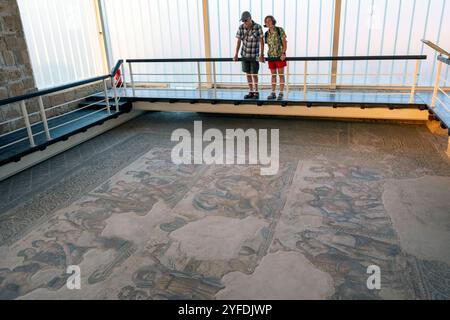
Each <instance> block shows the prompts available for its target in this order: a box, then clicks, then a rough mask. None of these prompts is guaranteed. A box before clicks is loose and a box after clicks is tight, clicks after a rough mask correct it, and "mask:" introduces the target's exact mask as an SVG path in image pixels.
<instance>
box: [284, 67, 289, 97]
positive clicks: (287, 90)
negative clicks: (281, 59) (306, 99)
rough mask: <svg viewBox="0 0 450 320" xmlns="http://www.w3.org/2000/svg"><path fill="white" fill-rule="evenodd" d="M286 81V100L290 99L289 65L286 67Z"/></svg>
mask: <svg viewBox="0 0 450 320" xmlns="http://www.w3.org/2000/svg"><path fill="white" fill-rule="evenodd" d="M284 78H285V79H286V80H285V82H286V83H285V84H284V85H285V86H286V99H288V98H289V63H288V64H287V67H286V76H285V77H284Z"/></svg>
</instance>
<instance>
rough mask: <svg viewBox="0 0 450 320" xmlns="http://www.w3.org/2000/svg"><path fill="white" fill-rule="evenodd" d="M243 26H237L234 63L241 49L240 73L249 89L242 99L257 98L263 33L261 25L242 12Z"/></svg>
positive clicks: (262, 54)
mask: <svg viewBox="0 0 450 320" xmlns="http://www.w3.org/2000/svg"><path fill="white" fill-rule="evenodd" d="M241 21H242V22H243V24H241V25H240V26H239V29H238V31H237V33H236V38H237V44H236V52H235V54H234V59H233V60H234V61H237V60H238V53H239V49H240V48H241V44H242V49H241V57H242V72H245V73H246V74H247V82H248V87H249V89H250V92H249V94H247V95H246V96H245V97H244V99H253V98H255V99H257V98H259V92H258V71H259V62H258V60H259V61H260V62H264V33H263V30H262V27H261V25H259V24H257V23H256V22H254V21H253V20H252V16H251V14H250V12H248V11H244V12H243V13H242V16H241Z"/></svg>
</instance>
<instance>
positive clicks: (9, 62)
mask: <svg viewBox="0 0 450 320" xmlns="http://www.w3.org/2000/svg"><path fill="white" fill-rule="evenodd" d="M2 54H3V60H5V65H6V66H14V65H15V64H16V61H15V60H14V54H13V53H12V52H11V51H9V50H5V51H3V52H2Z"/></svg>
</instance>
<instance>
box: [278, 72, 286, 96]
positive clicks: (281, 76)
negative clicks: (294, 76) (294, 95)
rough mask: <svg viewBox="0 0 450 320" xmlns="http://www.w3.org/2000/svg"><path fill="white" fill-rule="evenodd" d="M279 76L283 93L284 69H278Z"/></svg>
mask: <svg viewBox="0 0 450 320" xmlns="http://www.w3.org/2000/svg"><path fill="white" fill-rule="evenodd" d="M278 75H279V76H280V92H281V93H282V92H283V91H284V82H285V75H284V68H280V69H278Z"/></svg>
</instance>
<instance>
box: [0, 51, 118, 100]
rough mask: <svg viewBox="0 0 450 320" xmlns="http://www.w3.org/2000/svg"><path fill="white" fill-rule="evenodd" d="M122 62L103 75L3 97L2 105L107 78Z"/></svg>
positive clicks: (115, 71)
mask: <svg viewBox="0 0 450 320" xmlns="http://www.w3.org/2000/svg"><path fill="white" fill-rule="evenodd" d="M122 64H123V60H119V61H117V63H116V65H115V66H114V68H113V69H112V70H111V73H109V74H106V75H103V76H98V77H94V78H89V79H85V80H80V81H76V82H72V83H68V84H65V85H61V86H57V87H53V88H49V89H44V90H38V91H35V92H31V93H27V94H23V95H20V96H15V97H11V98H6V99H3V100H0V107H1V106H3V105H7V104H11V103H15V102H19V101H22V100H28V99H32V98H36V97H41V96H45V95H48V94H51V93H55V92H58V91H63V90H67V89H71V88H75V87H79V86H82V85H85V84H89V83H94V82H98V81H102V80H106V79H108V78H111V77H114V75H115V74H116V73H117V71H118V70H119V68H120V67H121V66H122Z"/></svg>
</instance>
